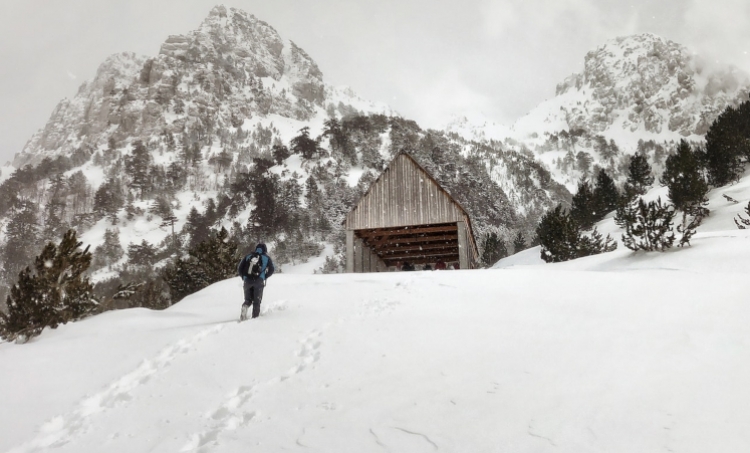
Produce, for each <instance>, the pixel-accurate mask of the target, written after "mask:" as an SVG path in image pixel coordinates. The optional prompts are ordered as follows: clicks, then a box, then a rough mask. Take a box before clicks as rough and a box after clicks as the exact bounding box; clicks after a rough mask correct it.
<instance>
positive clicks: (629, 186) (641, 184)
mask: <svg viewBox="0 0 750 453" xmlns="http://www.w3.org/2000/svg"><path fill="white" fill-rule="evenodd" d="M653 183H654V176H653V175H652V174H651V165H649V163H648V158H647V157H646V155H645V154H644V153H642V152H638V153H636V154H635V155H634V156H633V158H632V159H630V165H629V166H628V179H627V181H626V182H625V198H626V200H627V201H628V202H630V201H632V200H633V199H635V197H637V196H639V195H643V194H645V193H646V192H647V191H648V188H649V187H651V185H652V184H653Z"/></svg>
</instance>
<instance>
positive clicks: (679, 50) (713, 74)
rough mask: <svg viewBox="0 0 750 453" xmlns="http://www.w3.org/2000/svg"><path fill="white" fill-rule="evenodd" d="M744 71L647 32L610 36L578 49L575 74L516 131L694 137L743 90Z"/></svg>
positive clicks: (743, 95)
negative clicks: (580, 65) (582, 51)
mask: <svg viewBox="0 0 750 453" xmlns="http://www.w3.org/2000/svg"><path fill="white" fill-rule="evenodd" d="M749 85H750V83H749V82H748V77H747V75H744V74H741V73H740V72H739V71H737V70H735V69H732V68H729V67H725V68H718V69H710V68H707V67H705V66H704V64H703V63H701V61H700V60H699V59H697V58H696V57H695V56H694V55H693V54H691V53H690V51H689V50H688V49H687V48H685V47H684V46H681V45H679V44H677V43H674V42H672V41H669V40H667V39H664V38H661V37H659V36H656V35H652V34H641V35H634V36H628V37H621V38H617V39H614V40H611V41H609V42H607V43H606V44H604V45H603V46H601V47H599V48H598V49H596V50H594V51H591V52H589V53H588V54H587V55H586V58H585V63H584V70H583V72H582V73H579V74H573V75H571V76H570V77H568V78H567V79H566V80H565V81H564V82H563V83H561V84H559V85H558V86H557V90H556V96H555V98H553V99H551V100H548V101H545V102H544V103H542V104H541V105H540V106H538V107H537V108H536V109H534V111H532V112H531V113H529V115H527V116H526V117H524V118H521V119H520V120H519V121H518V122H517V123H516V125H515V126H514V129H515V130H516V131H517V132H518V133H519V134H527V133H531V132H536V133H537V134H539V133H541V132H557V131H560V130H566V129H567V130H574V129H585V130H586V131H588V132H590V133H593V134H598V133H604V135H607V134H606V133H607V132H611V134H615V133H617V132H615V131H613V129H617V130H622V131H623V132H624V133H637V134H641V133H643V135H644V136H649V137H650V136H653V135H659V134H663V135H664V136H665V137H670V138H672V137H690V136H701V135H703V134H705V133H706V131H707V130H708V127H709V126H710V124H711V122H712V121H713V119H714V118H715V117H716V116H718V114H719V113H720V112H721V111H722V110H723V109H724V108H726V106H727V105H733V104H736V103H738V101H739V100H741V99H744V98H746V97H747V94H748V86H749Z"/></svg>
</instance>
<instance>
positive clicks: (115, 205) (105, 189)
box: [94, 178, 125, 225]
mask: <svg viewBox="0 0 750 453" xmlns="http://www.w3.org/2000/svg"><path fill="white" fill-rule="evenodd" d="M124 203H125V197H124V196H123V194H122V188H121V185H120V181H119V180H117V179H114V178H110V179H108V180H107V181H106V182H104V184H102V185H101V186H99V188H98V189H97V190H96V194H95V195H94V212H97V213H100V215H102V214H103V215H102V217H104V216H106V217H107V218H109V219H110V220H111V222H112V225H115V224H117V213H118V212H119V210H120V208H122V206H123V204H124ZM100 218H101V217H100Z"/></svg>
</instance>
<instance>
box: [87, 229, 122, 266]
mask: <svg viewBox="0 0 750 453" xmlns="http://www.w3.org/2000/svg"><path fill="white" fill-rule="evenodd" d="M124 254H125V252H124V250H123V249H122V245H121V244H120V231H119V230H118V229H117V228H114V229H111V230H110V229H106V230H105V231H104V243H103V244H102V245H100V246H99V247H97V248H96V250H95V251H94V256H95V257H96V262H97V263H99V264H100V265H101V266H111V265H112V264H114V263H116V262H117V261H119V260H120V258H122V256H123V255H124Z"/></svg>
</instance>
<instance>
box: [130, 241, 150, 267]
mask: <svg viewBox="0 0 750 453" xmlns="http://www.w3.org/2000/svg"><path fill="white" fill-rule="evenodd" d="M128 260H129V262H130V264H133V265H136V266H151V265H153V264H154V262H155V261H156V247H154V246H153V245H151V244H150V243H149V242H148V241H146V240H145V239H143V240H142V241H141V243H140V244H134V243H130V244H129V245H128Z"/></svg>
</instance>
